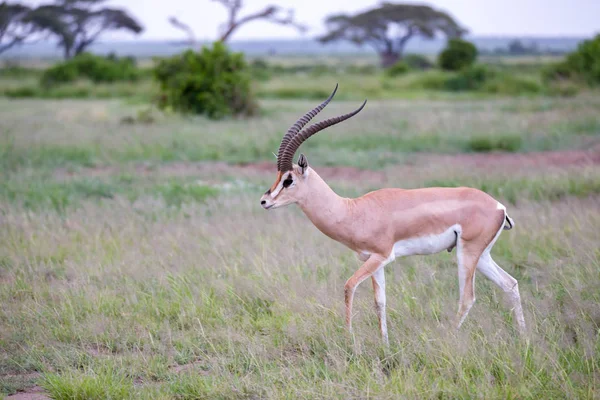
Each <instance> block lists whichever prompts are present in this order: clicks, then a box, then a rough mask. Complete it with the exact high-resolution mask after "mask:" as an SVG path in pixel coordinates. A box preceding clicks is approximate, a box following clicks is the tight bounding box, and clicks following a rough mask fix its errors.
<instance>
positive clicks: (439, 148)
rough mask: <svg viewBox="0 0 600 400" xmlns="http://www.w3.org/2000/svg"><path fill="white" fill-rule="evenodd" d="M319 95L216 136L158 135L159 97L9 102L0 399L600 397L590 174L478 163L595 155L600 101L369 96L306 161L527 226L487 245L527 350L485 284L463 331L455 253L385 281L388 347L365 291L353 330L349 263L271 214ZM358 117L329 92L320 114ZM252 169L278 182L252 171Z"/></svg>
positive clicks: (595, 178)
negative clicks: (435, 190)
mask: <svg viewBox="0 0 600 400" xmlns="http://www.w3.org/2000/svg"><path fill="white" fill-rule="evenodd" d="M340 89H342V88H340ZM340 93H341V92H340ZM313 103H314V102H313V101H296V100H288V101H281V100H277V101H265V102H264V115H262V116H260V117H258V118H256V119H251V120H235V119H230V120H226V121H222V122H213V121H209V120H206V119H203V118H183V117H178V116H174V115H164V114H161V113H158V112H156V111H155V110H153V111H152V116H153V118H151V119H145V120H144V121H145V122H144V121H140V120H139V119H138V118H137V117H136V116H137V115H139V112H140V109H142V110H143V109H144V108H142V107H145V106H140V105H135V104H126V103H123V102H118V101H115V100H110V101H108V100H105V101H99V100H87V101H83V100H82V101H73V100H64V101H48V100H12V101H8V100H0V130H1V132H2V135H1V136H0V162H1V164H0V304H2V307H1V308H0V393H2V394H12V393H16V392H18V391H21V390H25V389H27V388H30V387H32V386H33V385H39V386H41V387H42V388H43V389H44V391H45V392H46V394H47V395H48V396H50V397H51V398H55V399H96V398H97V399H105V398H112V399H129V398H143V399H146V398H148V399H172V398H174V399H198V398H200V399H202V398H210V399H213V398H216V399H219V398H220V399H231V398H240V399H241V398H273V399H280V398H299V397H300V398H471V397H473V396H474V393H477V394H478V395H479V396H481V397H483V398H514V399H517V398H519V399H520V398H540V397H544V398H596V397H598V393H600V374H599V371H600V333H599V332H600V313H599V311H598V310H600V308H599V307H598V305H599V304H600V294H599V291H598V286H599V285H600V273H599V271H600V252H599V251H598V242H599V241H600V231H599V230H598V228H597V227H598V226H599V225H600V211H599V210H600V204H599V201H600V197H599V196H600V186H599V185H598V182H600V170H599V169H598V166H597V164H591V165H587V166H585V167H584V166H577V165H573V166H564V165H560V164H558V163H557V164H556V165H546V164H540V165H534V164H532V165H529V164H527V165H525V164H524V165H525V166H522V165H520V164H515V165H511V164H498V165H497V166H496V164H486V165H483V166H479V165H477V164H473V165H471V164H468V163H465V162H464V160H463V158H464V157H466V156H465V155H464V154H462V153H464V152H481V151H485V152H498V151H499V150H500V151H503V152H504V153H507V152H520V153H523V154H522V155H521V156H522V157H528V156H527V154H526V153H527V152H529V151H533V150H542V149H547V148H550V149H555V150H561V149H565V150H567V149H571V150H578V149H585V148H588V147H593V146H597V145H598V135H597V133H598V132H597V127H598V125H597V116H598V109H599V108H600V103H599V102H598V99H597V98H596V97H595V96H592V95H587V94H583V95H579V96H576V97H573V98H563V99H558V98H539V99H525V98H518V99H517V98H515V99H510V100H498V99H496V100H485V101H483V100H482V101H442V100H436V101H425V100H419V101H413V102H406V101H399V100H390V101H373V102H369V106H368V107H367V108H366V109H365V110H364V111H363V112H362V113H361V114H360V115H359V116H357V117H355V118H354V119H353V120H352V121H353V122H352V123H347V124H345V125H340V126H337V127H334V128H332V129H331V130H330V131H329V132H327V133H323V134H322V136H320V135H317V136H315V137H314V138H313V139H311V142H308V143H306V144H305V145H304V146H303V149H302V151H303V152H304V153H305V154H306V155H307V156H308V159H309V162H310V163H311V166H313V167H314V168H315V169H316V170H317V171H320V170H323V171H324V173H323V175H324V176H325V173H330V174H334V172H335V170H334V169H329V170H328V169H327V168H326V166H327V165H337V166H340V165H346V166H353V167H356V168H362V169H368V170H360V169H351V170H350V169H349V170H347V172H346V173H345V174H341V175H335V174H334V176H336V179H331V180H329V181H330V183H331V184H332V186H333V187H334V189H335V190H336V191H338V192H339V193H340V194H343V195H346V196H355V195H359V194H362V193H364V192H366V191H368V190H372V189H375V188H377V187H381V186H402V187H408V188H410V187H420V186H458V185H468V186H474V187H478V188H481V189H483V190H485V191H487V192H489V193H490V194H492V195H494V196H495V197H497V198H498V199H501V200H502V201H503V202H504V203H505V204H506V205H507V206H508V209H509V212H510V215H511V217H512V218H513V219H514V220H515V228H514V229H513V230H511V231H507V232H504V233H503V234H502V235H501V236H500V239H499V240H498V242H497V244H496V246H495V247H494V249H493V251H492V254H493V255H494V258H495V260H496V261H497V262H498V264H500V265H501V266H502V267H503V268H504V269H506V270H507V271H508V272H509V273H510V274H512V275H513V276H514V277H515V278H517V279H518V280H519V286H520V291H521V295H522V298H523V305H524V309H525V316H526V322H527V324H528V328H529V341H521V340H519V339H518V338H517V335H516V332H515V329H514V328H513V321H512V314H511V313H510V310H509V309H508V308H507V307H506V306H507V303H506V302H504V301H503V297H502V293H501V292H500V290H498V289H497V288H496V287H494V286H493V285H492V284H491V283H490V282H489V281H487V280H486V279H483V278H482V277H481V276H480V275H478V277H477V279H476V288H475V292H476V296H477V302H476V304H475V306H474V307H473V309H472V311H471V312H470V314H469V317H468V318H467V320H466V322H465V325H464V326H463V328H462V329H461V330H460V331H459V332H455V331H454V329H453V328H452V323H453V318H454V315H455V312H456V306H457V302H458V284H457V278H456V264H455V254H456V253H455V252H453V253H451V254H448V253H446V252H444V253H441V254H438V255H435V256H429V257H410V258H406V259H402V260H397V261H396V262H394V263H392V264H390V265H389V266H388V267H386V270H385V274H386V280H387V291H388V327H389V333H390V342H391V345H390V349H389V351H387V352H386V351H385V350H384V348H383V347H382V345H381V342H380V340H379V336H378V325H377V319H376V316H375V312H374V310H373V305H372V290H371V288H370V284H369V282H368V281H367V282H364V283H363V284H361V286H360V287H359V288H358V291H357V295H356V304H355V312H356V316H355V318H354V328H355V332H354V335H349V334H348V333H347V332H346V331H345V329H344V324H343V286H344V282H345V281H346V279H348V277H349V276H351V275H352V273H353V272H354V271H355V270H356V269H357V268H358V267H359V265H360V263H359V261H358V260H357V259H356V258H355V257H354V255H353V254H352V253H350V252H349V251H347V250H346V249H345V248H344V247H343V246H341V245H339V244H337V243H334V242H333V241H331V240H328V239H326V238H325V239H324V236H323V235H322V234H321V233H320V232H319V231H318V230H316V229H315V228H314V227H313V226H312V225H311V224H310V222H309V221H308V220H307V218H306V217H305V216H304V215H303V214H302V213H301V212H300V211H299V210H298V209H297V208H296V207H289V208H286V209H281V210H275V211H272V212H271V211H270V212H266V211H264V210H262V209H261V208H260V206H259V204H258V200H259V198H260V195H261V194H262V193H263V192H264V191H265V190H266V189H267V188H268V187H269V186H270V184H271V183H272V179H273V178H274V176H275V167H274V166H275V164H274V158H273V155H272V154H271V152H272V151H275V150H276V148H277V145H278V143H279V140H280V138H281V135H282V134H283V133H284V132H285V130H286V129H287V127H288V126H289V125H290V124H291V123H293V122H294V121H295V120H296V119H297V118H298V116H300V115H302V114H303V113H304V112H305V111H306V110H307V109H309V108H310V107H312V106H314V104H313ZM354 106H355V104H354V101H336V102H334V103H332V104H330V105H329V106H328V108H327V109H326V110H325V111H323V118H324V117H328V116H331V115H334V114H338V113H341V112H346V111H348V110H350V109H352V107H354ZM143 114H144V115H145V114H146V111H144V112H143ZM128 116H132V118H131V119H130V122H128V123H123V122H122V121H123V119H124V118H126V117H128ZM481 143H483V144H481ZM418 152H422V153H426V154H417V153H418ZM431 153H434V154H431ZM491 156H492V155H491V154H486V155H485V156H477V157H482V159H483V158H484V157H491ZM256 161H268V162H270V163H271V164H272V167H273V168H272V169H264V168H263V167H262V166H242V165H241V164H242V163H248V162H256ZM342 170H343V169H342ZM327 171H329V172H327Z"/></svg>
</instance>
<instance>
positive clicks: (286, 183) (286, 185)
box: [283, 178, 294, 188]
mask: <svg viewBox="0 0 600 400" xmlns="http://www.w3.org/2000/svg"><path fill="white" fill-rule="evenodd" d="M293 182H294V180H293V179H292V178H287V179H286V180H285V181H283V187H284V188H286V187H288V186H290V185H291V184H292V183H293Z"/></svg>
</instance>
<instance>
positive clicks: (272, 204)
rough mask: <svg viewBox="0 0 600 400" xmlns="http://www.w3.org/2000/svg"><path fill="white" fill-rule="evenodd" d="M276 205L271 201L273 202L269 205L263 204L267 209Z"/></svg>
mask: <svg viewBox="0 0 600 400" xmlns="http://www.w3.org/2000/svg"><path fill="white" fill-rule="evenodd" d="M274 205H275V203H271V204H269V205H268V206H267V205H263V208H264V209H265V210H268V209H269V208H271V207H273V206H274Z"/></svg>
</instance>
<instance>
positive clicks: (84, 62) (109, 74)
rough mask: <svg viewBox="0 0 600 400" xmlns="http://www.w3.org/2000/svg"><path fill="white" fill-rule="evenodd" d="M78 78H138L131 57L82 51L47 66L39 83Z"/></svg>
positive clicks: (130, 79) (123, 79) (112, 79)
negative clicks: (98, 54) (49, 66)
mask: <svg viewBox="0 0 600 400" xmlns="http://www.w3.org/2000/svg"><path fill="white" fill-rule="evenodd" d="M80 78H87V79H89V80H91V81H92V82H95V83H100V82H117V81H135V80H137V79H138V78H139V70H138V69H137V67H136V65H135V60H134V59H133V58H131V57H124V58H117V57H115V56H109V57H102V56H97V55H94V54H90V53H82V54H79V55H77V56H75V57H73V58H71V59H70V60H66V61H64V62H61V63H58V64H56V65H54V66H53V67H51V68H48V69H47V70H46V71H44V73H43V74H42V78H41V83H42V85H43V86H52V85H57V84H61V83H68V82H73V81H75V80H77V79H80Z"/></svg>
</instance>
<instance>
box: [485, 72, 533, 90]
mask: <svg viewBox="0 0 600 400" xmlns="http://www.w3.org/2000/svg"><path fill="white" fill-rule="evenodd" d="M481 90H482V91H484V92H486V93H497V94H506V95H520V94H531V93H540V92H541V91H542V90H543V87H542V85H541V84H540V83H539V82H537V81H536V80H534V79H531V78H527V77H521V76H515V75H512V74H508V73H502V74H495V75H494V76H493V77H492V78H491V79H488V80H486V81H485V83H484V85H483V87H482V88H481Z"/></svg>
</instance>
